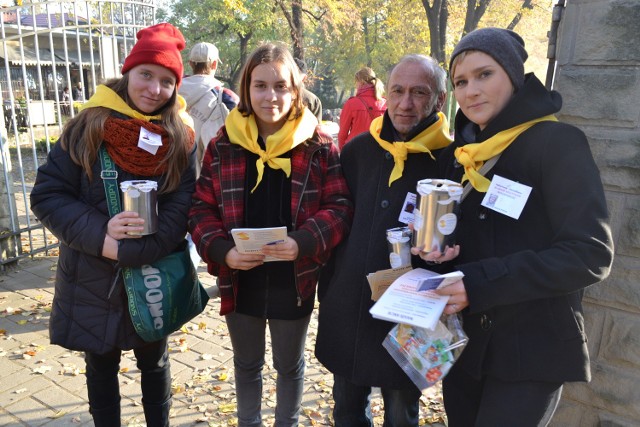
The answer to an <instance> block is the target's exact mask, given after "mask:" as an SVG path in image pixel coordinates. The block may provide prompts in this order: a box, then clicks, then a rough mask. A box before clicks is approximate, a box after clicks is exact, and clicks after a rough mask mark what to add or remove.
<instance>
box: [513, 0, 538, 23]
mask: <svg viewBox="0 0 640 427" xmlns="http://www.w3.org/2000/svg"><path fill="white" fill-rule="evenodd" d="M524 9H529V10H533V0H523V2H522V7H521V8H520V10H519V11H518V13H516V16H514V17H513V19H512V20H511V23H510V24H509V25H508V26H507V28H508V29H509V30H513V29H514V28H515V27H516V25H518V23H519V22H520V20H521V19H522V12H523V11H524Z"/></svg>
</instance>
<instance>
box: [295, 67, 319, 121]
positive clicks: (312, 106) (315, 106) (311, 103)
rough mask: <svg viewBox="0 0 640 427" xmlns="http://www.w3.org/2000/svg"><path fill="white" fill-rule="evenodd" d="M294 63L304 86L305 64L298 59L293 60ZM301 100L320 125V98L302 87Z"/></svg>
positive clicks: (305, 77)
mask: <svg viewBox="0 0 640 427" xmlns="http://www.w3.org/2000/svg"><path fill="white" fill-rule="evenodd" d="M295 61H296V65H297V66H298V71H300V76H301V77H302V83H303V84H305V82H306V80H307V63H306V62H304V61H303V60H302V59H299V58H295ZM302 99H303V101H304V105H306V106H307V108H308V109H309V110H311V112H312V113H313V114H314V115H315V116H316V118H317V119H318V123H322V101H320V98H318V97H317V96H316V95H315V94H314V93H313V92H311V91H310V90H309V89H307V88H306V86H303V88H302Z"/></svg>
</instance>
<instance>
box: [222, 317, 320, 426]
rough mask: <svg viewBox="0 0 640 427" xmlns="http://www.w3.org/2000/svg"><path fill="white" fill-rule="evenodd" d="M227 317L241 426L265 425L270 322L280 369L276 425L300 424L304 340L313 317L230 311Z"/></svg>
mask: <svg viewBox="0 0 640 427" xmlns="http://www.w3.org/2000/svg"><path fill="white" fill-rule="evenodd" d="M225 317H226V321H227V327H228V328H229V336H230V337H231V344H232V345H233V365H234V368H235V380H236V397H237V400H238V426H239V427H245V426H260V425H262V415H261V406H262V405H261V403H262V368H263V366H264V355H265V331H266V326H267V323H268V325H269V331H270V332H271V347H272V350H273V367H274V368H275V369H276V371H277V372H278V379H277V381H276V421H275V424H274V426H275V427H285V426H286V427H291V426H297V425H298V418H299V415H300V405H301V402H302V389H303V385H304V368H305V362H304V343H305V339H306V337H307V327H308V326H309V320H310V319H311V316H310V315H309V316H306V317H304V318H302V319H298V320H276V319H269V320H266V319H262V318H258V317H253V316H247V315H244V314H239V313H231V314H227V315H226V316H225Z"/></svg>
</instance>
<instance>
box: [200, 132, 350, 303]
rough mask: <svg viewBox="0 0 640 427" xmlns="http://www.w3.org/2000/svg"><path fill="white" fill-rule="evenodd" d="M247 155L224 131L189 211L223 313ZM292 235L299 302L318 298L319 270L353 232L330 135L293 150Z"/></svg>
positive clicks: (232, 288)
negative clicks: (296, 251)
mask: <svg viewBox="0 0 640 427" xmlns="http://www.w3.org/2000/svg"><path fill="white" fill-rule="evenodd" d="M247 154H248V151H246V150H245V149H244V148H242V147H240V146H239V145H236V144H232V143H231V142H230V141H229V136H228V135H227V132H226V129H225V128H224V127H223V128H222V129H221V132H219V133H218V137H217V139H216V140H214V141H212V142H211V144H209V145H208V147H207V151H206V153H205V156H204V161H203V165H202V172H201V175H200V178H199V180H198V182H197V184H196V191H195V193H194V194H193V204H192V207H191V210H190V212H189V232H190V233H191V237H192V239H193V242H194V243H195V244H196V247H197V249H198V253H199V254H200V256H201V257H202V259H203V260H204V261H205V262H206V263H207V267H208V271H209V273H210V274H211V275H214V276H217V278H218V287H219V288H220V297H221V306H220V314H221V315H224V314H227V313H230V312H232V311H233V310H234V309H235V296H236V294H237V289H238V271H237V270H233V269H231V268H229V267H227V266H226V265H225V261H224V259H225V256H226V254H227V252H228V251H229V250H231V249H232V248H233V247H234V246H235V245H234V243H233V238H232V237H231V233H230V232H231V230H232V229H233V228H241V227H243V226H244V224H243V221H244V218H245V212H244V201H245V191H249V190H248V189H247V188H246V187H245V182H246V179H245V176H246V165H247V159H246V157H247ZM290 179H291V218H292V223H293V224H292V230H293V231H290V232H289V236H290V237H291V238H293V239H294V240H295V241H296V243H297V244H298V248H299V256H298V259H297V260H296V261H295V262H294V266H295V279H296V289H297V292H298V299H299V303H300V301H301V300H305V299H307V298H309V297H311V296H313V295H314V294H315V287H316V284H317V281H318V276H319V274H320V268H321V267H322V266H323V265H324V264H325V263H326V262H327V260H328V259H329V256H330V254H331V250H332V249H333V248H334V247H336V246H337V245H338V243H340V241H341V240H342V239H343V238H344V237H345V236H346V235H347V233H348V232H349V230H350V228H351V220H352V216H353V204H352V202H351V196H350V194H349V190H348V188H347V184H346V182H345V180H344V178H343V176H342V169H341V166H340V159H339V154H338V150H337V148H336V147H335V145H334V144H333V141H332V139H331V137H330V136H328V135H325V134H323V133H318V131H317V130H316V132H315V133H314V135H313V137H312V138H310V139H309V140H307V141H306V142H304V143H302V144H299V145H298V146H296V147H295V148H293V150H292V151H291V177H290Z"/></svg>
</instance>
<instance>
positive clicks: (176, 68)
mask: <svg viewBox="0 0 640 427" xmlns="http://www.w3.org/2000/svg"><path fill="white" fill-rule="evenodd" d="M136 37H137V39H138V42H137V43H136V44H135V45H134V46H133V48H132V49H131V53H129V56H127V58H126V59H125V60H124V65H123V66H122V74H124V73H126V72H127V71H129V70H130V69H132V68H133V67H135V66H137V65H140V64H155V65H160V66H162V67H165V68H167V69H169V70H171V72H173V74H175V76H176V86H180V82H181V80H182V73H183V72H184V67H183V65H182V56H181V55H180V51H181V50H182V49H184V47H185V41H184V37H183V36H182V33H181V32H180V30H179V29H177V28H176V27H174V26H173V25H171V24H167V23H166V22H165V23H162V24H157V25H153V26H151V27H148V28H144V29H142V30H140V31H138V34H137V35H136Z"/></svg>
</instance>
